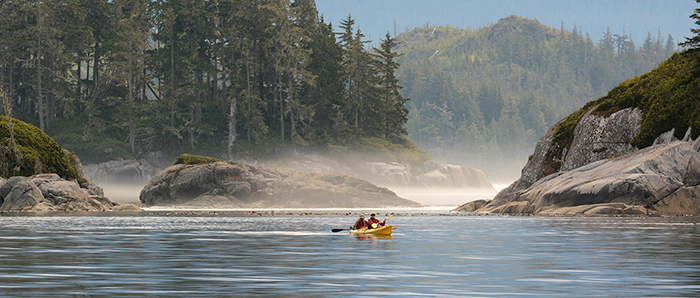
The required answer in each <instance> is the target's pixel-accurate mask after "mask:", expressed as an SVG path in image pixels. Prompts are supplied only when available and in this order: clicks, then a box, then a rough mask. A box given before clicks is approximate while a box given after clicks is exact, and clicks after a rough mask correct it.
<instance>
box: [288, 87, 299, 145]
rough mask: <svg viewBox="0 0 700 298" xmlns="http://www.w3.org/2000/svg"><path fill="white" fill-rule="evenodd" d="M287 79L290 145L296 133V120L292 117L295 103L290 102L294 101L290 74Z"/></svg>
mask: <svg viewBox="0 0 700 298" xmlns="http://www.w3.org/2000/svg"><path fill="white" fill-rule="evenodd" d="M287 80H288V84H289V85H288V86H287V101H288V102H287V109H289V120H290V125H289V132H290V135H289V138H290V139H291V140H292V145H293V144H294V138H295V137H296V135H297V129H296V122H295V119H294V117H295V116H294V107H295V105H294V104H293V103H292V101H294V94H293V91H294V85H292V76H291V75H290V76H289V78H288V79H287Z"/></svg>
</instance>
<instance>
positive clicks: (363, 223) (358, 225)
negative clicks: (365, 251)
mask: <svg viewBox="0 0 700 298" xmlns="http://www.w3.org/2000/svg"><path fill="white" fill-rule="evenodd" d="M364 227H369V222H367V221H366V220H364V219H362V218H360V219H358V220H357V221H356V222H355V225H353V226H352V228H353V229H355V230H359V229H362V228H364Z"/></svg>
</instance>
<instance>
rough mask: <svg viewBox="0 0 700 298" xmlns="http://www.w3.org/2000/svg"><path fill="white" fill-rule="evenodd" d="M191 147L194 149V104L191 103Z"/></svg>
mask: <svg viewBox="0 0 700 298" xmlns="http://www.w3.org/2000/svg"><path fill="white" fill-rule="evenodd" d="M189 131H190V147H191V148H192V149H194V106H192V105H190V127H189Z"/></svg>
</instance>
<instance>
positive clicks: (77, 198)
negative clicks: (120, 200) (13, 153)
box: [0, 174, 118, 212]
mask: <svg viewBox="0 0 700 298" xmlns="http://www.w3.org/2000/svg"><path fill="white" fill-rule="evenodd" d="M117 205H118V204H116V203H114V202H112V201H110V200H109V199H107V198H105V197H104V196H99V195H93V194H91V193H90V192H89V191H88V190H86V189H84V188H81V187H80V185H79V184H78V182H76V181H67V180H65V179H62V178H60V177H59V176H58V175H56V174H41V175H35V176H32V177H12V178H10V179H9V180H8V181H7V182H6V183H4V184H3V185H2V186H1V187H0V211H21V212H44V211H109V210H112V208H113V207H115V206H117Z"/></svg>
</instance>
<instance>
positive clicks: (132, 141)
mask: <svg viewBox="0 0 700 298" xmlns="http://www.w3.org/2000/svg"><path fill="white" fill-rule="evenodd" d="M128 85H129V86H128V88H129V146H131V153H134V152H136V124H134V122H135V119H134V113H135V110H134V76H133V74H132V71H131V58H129V81H128Z"/></svg>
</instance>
